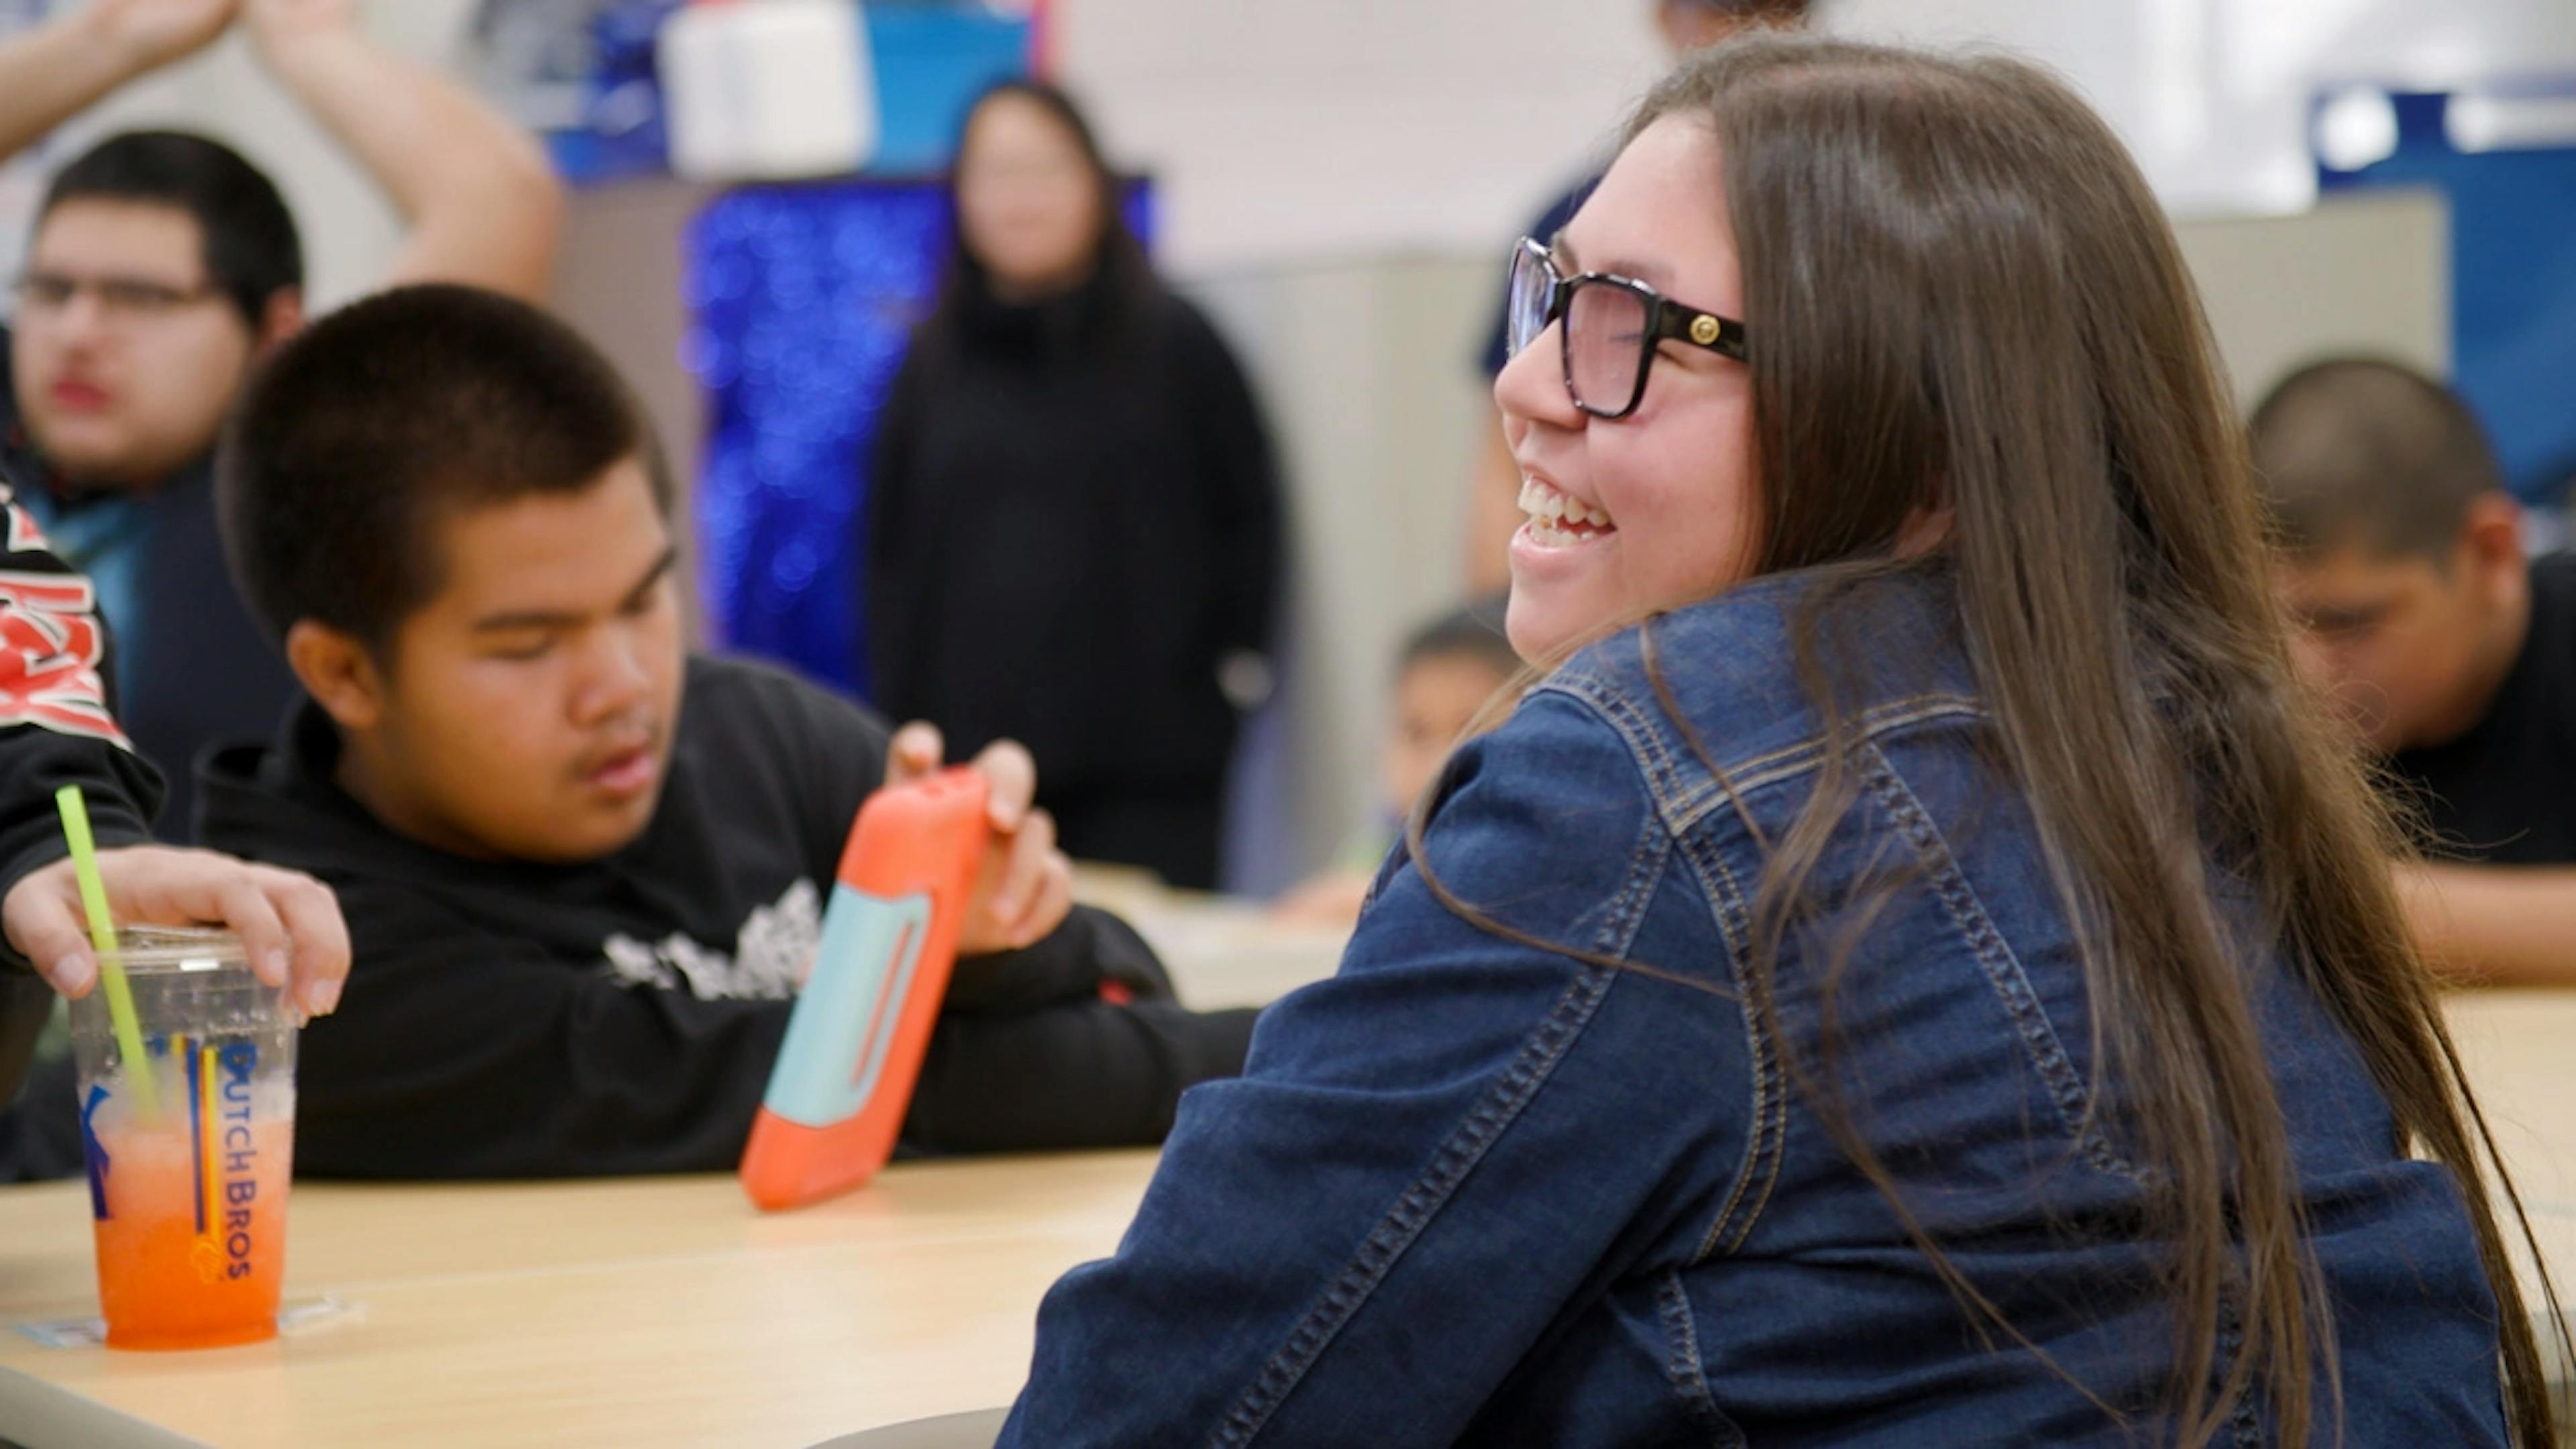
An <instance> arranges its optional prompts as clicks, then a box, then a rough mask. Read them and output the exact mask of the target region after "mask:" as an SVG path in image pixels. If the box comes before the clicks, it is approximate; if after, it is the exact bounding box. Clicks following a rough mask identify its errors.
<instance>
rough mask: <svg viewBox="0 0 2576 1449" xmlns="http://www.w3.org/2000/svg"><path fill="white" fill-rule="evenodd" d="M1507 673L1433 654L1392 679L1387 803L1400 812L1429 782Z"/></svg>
mask: <svg viewBox="0 0 2576 1449" xmlns="http://www.w3.org/2000/svg"><path fill="white" fill-rule="evenodd" d="M1510 682H1511V676H1509V675H1508V674H1505V673H1504V672H1502V671H1501V670H1498V669H1496V668H1495V667H1494V666H1493V665H1492V664H1490V663H1488V662H1487V661H1485V660H1482V659H1478V658H1475V657H1473V656H1469V655H1460V654H1433V655H1430V656H1427V657H1425V658H1421V659H1416V660H1414V661H1413V662H1412V663H1410V664H1408V665H1406V666H1405V667H1404V672H1403V673H1402V674H1400V675H1398V676H1397V677H1396V681H1395V731H1394V733H1392V734H1390V735H1389V736H1387V741H1386V762H1385V765H1386V779H1385V785H1386V799H1387V804H1388V805H1390V806H1392V807H1393V808H1394V809H1395V810H1396V811H1397V812H1399V813H1401V812H1403V811H1406V810H1410V809H1412V808H1413V802H1414V801H1416V800H1418V799H1420V798H1421V797H1422V792H1423V791H1424V790H1427V789H1429V788H1430V787H1431V781H1432V778H1433V777H1434V776H1435V775H1437V774H1438V773H1439V771H1440V763H1441V762H1442V761H1443V760H1446V759H1448V758H1449V752H1450V751H1451V750H1453V749H1455V748H1457V746H1458V742H1459V741H1460V740H1461V739H1462V738H1464V737H1465V735H1466V733H1467V725H1468V723H1469V722H1470V721H1472V720H1474V719H1475V717H1476V711H1477V710H1479V709H1482V708H1484V705H1485V701H1486V700H1488V699H1491V698H1493V696H1494V691H1495V690H1498V689H1500V688H1502V687H1503V686H1504V685H1505V684H1508V683H1510Z"/></svg>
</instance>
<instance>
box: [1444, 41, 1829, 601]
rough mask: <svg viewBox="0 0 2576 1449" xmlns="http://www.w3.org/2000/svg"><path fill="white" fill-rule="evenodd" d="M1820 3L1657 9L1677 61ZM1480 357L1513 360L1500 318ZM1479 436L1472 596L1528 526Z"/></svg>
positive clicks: (1498, 456) (1492, 444) (1593, 179)
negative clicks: (1518, 532)
mask: <svg viewBox="0 0 2576 1449" xmlns="http://www.w3.org/2000/svg"><path fill="white" fill-rule="evenodd" d="M1818 8H1819V6H1818V3H1817V0H1655V6H1654V10H1655V25H1656V29H1657V30H1658V31H1660V32H1661V34H1662V36H1663V41H1664V45H1665V48H1666V49H1667V50H1669V51H1670V52H1671V53H1672V55H1673V56H1674V57H1675V58H1676V59H1680V58H1686V57H1688V56H1691V55H1694V54H1697V53H1698V52H1700V51H1703V50H1706V49H1708V48H1709V47H1710V46H1713V45H1716V44H1717V43H1719V42H1720V41H1723V40H1726V39H1728V38H1729V37H1731V36H1735V35H1740V34H1743V33H1745V32H1747V31H1749V30H1753V29H1756V28H1759V27H1766V26H1767V27H1773V28H1778V29H1788V30H1798V29H1803V28H1805V27H1806V26H1807V24H1808V23H1809V22H1810V21H1811V20H1813V19H1814V17H1815V12H1816V10H1817V9H1818ZM1601 170H1602V168H1601V167H1598V166H1596V167H1595V168H1593V169H1592V170H1591V171H1590V172H1589V173H1588V174H1586V175H1585V176H1584V178H1583V179H1582V180H1581V181H1579V182H1577V183H1575V184H1574V185H1573V186H1571V187H1569V188H1567V189H1566V191H1565V192H1564V193H1563V194H1562V195H1560V196H1558V197H1557V198H1555V199H1554V200H1552V201H1550V202H1549V203H1548V204H1547V206H1546V208H1545V209H1544V210H1542V211H1540V212H1539V214H1538V216H1537V218H1536V219H1534V220H1533V221H1532V222H1531V223H1530V225H1529V228H1528V233H1527V234H1528V235H1530V236H1532V237H1535V238H1537V239H1538V240H1539V241H1540V242H1542V243H1544V242H1547V241H1549V240H1551V239H1553V238H1554V237H1555V236H1556V234H1557V233H1558V232H1559V231H1561V230H1563V229H1564V226H1565V224H1566V223H1567V222H1568V221H1571V220H1573V219H1574V213H1575V211H1576V209H1577V208H1579V207H1581V206H1582V205H1583V199H1584V198H1585V197H1587V196H1590V195H1591V194H1592V188H1593V187H1595V186H1598V185H1600V184H1601ZM1480 356H1481V361H1480V365H1481V366H1482V367H1483V369H1484V375H1485V376H1486V378H1487V379H1489V380H1490V379H1492V378H1494V377H1498V376H1500V375H1501V373H1502V370H1503V364H1505V363H1506V362H1509V361H1510V360H1511V350H1510V347H1509V345H1508V339H1507V338H1506V336H1505V334H1504V330H1503V322H1502V321H1501V320H1499V319H1498V320H1497V321H1496V322H1495V324H1494V328H1493V330H1492V332H1491V333H1490V334H1489V335H1488V336H1487V338H1486V341H1485V347H1484V351H1483V353H1482V354H1481V355H1480ZM1479 436H1480V441H1479V443H1478V444H1477V448H1476V457H1475V463H1474V471H1473V476H1472V477H1471V479H1470V482H1469V487H1468V493H1467V569H1466V578H1467V592H1468V593H1469V594H1470V595H1471V596H1481V595H1483V594H1487V593H1491V592H1492V591H1494V590H1496V589H1499V588H1502V587H1503V586H1504V585H1505V584H1508V583H1510V582H1511V569H1510V565H1509V563H1508V562H1507V560H1506V556H1505V552H1506V549H1507V548H1508V546H1509V544H1510V542H1511V537H1512V533H1513V531H1514V530H1516V529H1518V528H1519V527H1520V526H1521V513H1520V509H1519V507H1518V506H1517V505H1518V501H1519V497H1520V490H1521V474H1520V470H1519V469H1518V468H1517V467H1515V466H1514V465H1513V463H1512V453H1511V449H1510V448H1509V447H1508V446H1506V445H1505V444H1504V442H1503V429H1502V420H1501V418H1500V416H1499V415H1496V416H1494V417H1491V418H1488V419H1487V420H1486V425H1485V426H1484V428H1483V429H1482V430H1481V432H1480V434H1479Z"/></svg>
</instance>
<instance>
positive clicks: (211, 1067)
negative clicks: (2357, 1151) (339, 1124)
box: [72, 927, 296, 1349]
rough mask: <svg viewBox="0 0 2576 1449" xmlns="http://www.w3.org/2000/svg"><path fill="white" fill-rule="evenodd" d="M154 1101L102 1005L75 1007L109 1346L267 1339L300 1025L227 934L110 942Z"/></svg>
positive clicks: (120, 936)
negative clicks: (128, 993)
mask: <svg viewBox="0 0 2576 1449" xmlns="http://www.w3.org/2000/svg"><path fill="white" fill-rule="evenodd" d="M117 940H118V947H119V955H120V956H121V957H122V958H123V961H124V965H125V974H126V979H127V980H128V982H129V983H130V984H131V986H132V990H133V996H134V1011H135V1016H136V1019H137V1022H138V1024H139V1026H140V1028H141V1037H142V1041H143V1049H144V1051H145V1052H146V1053H148V1054H149V1055H150V1057H151V1062H150V1077H151V1080H152V1083H153V1085H154V1087H155V1088H156V1089H157V1092H158V1099H157V1100H154V1101H149V1102H147V1101H144V1100H143V1099H142V1098H141V1097H140V1095H139V1094H138V1091H137V1088H136V1085H135V1083H134V1078H135V1076H136V1075H137V1074H136V1073H134V1072H133V1071H132V1069H131V1065H130V1064H129V1063H128V1062H127V1061H126V1060H125V1056H124V1052H123V1050H122V1049H121V1048H120V1047H119V1046H118V1044H117V1040H116V1033H115V1031H114V1029H113V1027H112V1026H111V1024H110V1021H109V1013H108V1009H107V1004H106V1002H105V1001H104V1000H103V999H102V997H103V996H104V995H105V993H103V992H98V991H93V992H91V993H90V994H89V995H87V996H84V997H82V998H81V999H80V1000H78V1001H75V1002H73V1003H72V1054H73V1061H74V1064H75V1066H76V1067H77V1068H78V1071H79V1077H80V1111H81V1146H82V1150H83V1154H84V1156H85V1157H86V1158H87V1160H88V1163H89V1202H90V1216H91V1219H92V1226H93V1228H94V1229H95V1231H96V1234H97V1239H98V1301H99V1309H100V1312H101V1314H102V1315H103V1316H104V1317H105V1318H106V1320H107V1344H108V1347H110V1348H141V1349H168V1348H214V1347H218V1346H221V1345H224V1344H235V1343H253V1342H256V1341H258V1340H260V1339H264V1338H271V1337H274V1336H275V1335H276V1333H277V1300H278V1293H279V1290H280V1289H281V1288H282V1287H283V1286H284V1282H285V1276H286V1187H287V1181H288V1178H289V1175H290V1172H291V1170H292V1166H293V1162H294V1154H295V1029H296V1024H295V1018H294V1015H293V1013H292V1012H291V1011H290V1010H289V1009H288V1007H287V1005H286V999H285V991H284V990H283V989H282V988H279V987H274V986H267V985H263V984H262V983H261V982H260V980H259V978H258V977H256V976H254V975H253V974H251V969H250V963H249V961H248V959H247V958H246V957H245V956H244V955H243V953H242V946H241V941H240V940H239V938H237V937H235V936H233V935H231V934H229V933H227V932H222V931H193V930H190V931H181V930H161V929H154V928H150V927H130V928H128V929H125V930H122V931H119V932H118V933H117Z"/></svg>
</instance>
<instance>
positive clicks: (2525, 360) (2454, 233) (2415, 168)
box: [2317, 81, 2576, 507]
mask: <svg viewBox="0 0 2576 1449" xmlns="http://www.w3.org/2000/svg"><path fill="white" fill-rule="evenodd" d="M2513 94H2517V95H2525V96H2562V97H2568V96H2576V81H2560V82H2557V83H2554V84H2551V85H2530V86H2523V87H2517V88H2515V90H2514V91H2513ZM2390 99H2391V101H2392V102H2394V104H2395V108H2396V112H2397V127H2398V141H2397V151H2396V153H2395V154H2394V155H2392V156H2390V157H2389V158H2388V159H2386V160H2384V161H2380V162H2377V163H2375V164H2373V165H2370V166H2366V167H2364V168H2362V169H2360V170H2358V171H2337V170H2334V169H2332V168H2330V167H2327V166H2325V165H2323V164H2322V163H2320V165H2319V167H2318V171H2317V184H2318V186H2319V187H2320V188H2321V189H2324V190H2329V191H2333V190H2342V189H2347V188H2353V189H2357V188H2362V187H2378V186H2416V187H2422V186H2431V187H2433V188H2436V189H2437V190H2439V191H2441V192H2442V194H2443V195H2444V196H2446V197H2447V198H2448V199H2449V201H2450V204H2451V359H2452V374H2453V376H2452V381H2453V382H2454V384H2455V385H2456V386H2457V387H2458V388H2459V390H2460V392H2461V394H2462V395H2463V396H2465V397H2466V398H2467V399H2468V400H2469V403H2470V405H2471V406H2472V407H2474V408H2475V409H2476V410H2477V414H2478V417H2479V419H2480V421H2482V422H2484V423H2485V424H2486V427H2487V431H2488V433H2489V434H2490V435H2491V436H2492V437H2493V439H2494V441H2495V448H2496V455H2497V458H2498V459H2499V460H2500V461H2501V462H2502V463H2503V465H2504V471H2505V477H2506V479H2507V481H2508V482H2509V483H2510V484H2511V485H2512V487H2513V489H2514V491H2515V492H2516V493H2518V494H2520V495H2521V496H2522V497H2523V498H2524V499H2525V500H2526V501H2528V502H2532V503H2539V504H2544V505H2547V506H2551V507H2557V506H2561V505H2563V504H2565V503H2566V501H2567V499H2566V491H2567V486H2568V484H2569V483H2570V482H2571V481H2576V391H2571V387H2570V382H2569V380H2570V379H2571V378H2576V266H2570V265H2569V264H2568V251H2567V238H2569V237H2571V236H2576V147H2569V146H2559V147H2543V148H2536V149H2529V150H2495V151H2485V152H2474V153H2472V152H2463V151H2460V150H2458V149H2456V148H2455V147H2454V146H2453V145H2452V144H2451V138H2450V134H2449V125H2448V109H2449V106H2450V103H2451V100H2452V97H2451V96H2449V95H2442V94H2397V95H2392V96H2391V97H2390Z"/></svg>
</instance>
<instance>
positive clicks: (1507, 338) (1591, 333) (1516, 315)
mask: <svg viewBox="0 0 2576 1449" xmlns="http://www.w3.org/2000/svg"><path fill="white" fill-rule="evenodd" d="M1505 296H1506V299H1507V300H1506V301H1505V304H1504V305H1505V308H1506V311H1505V313H1504V318H1503V346H1504V349H1505V351H1506V352H1508V353H1509V354H1510V355H1512V356H1514V357H1517V356H1519V355H1520V353H1521V349H1523V348H1525V347H1527V346H1529V345H1530V344H1531V343H1533V342H1536V341H1537V340H1538V338H1539V334H1540V333H1542V332H1545V331H1546V330H1547V329H1548V326H1549V324H1551V323H1555V322H1563V323H1564V324H1565V342H1564V353H1565V391H1566V394H1567V396H1569V397H1571V398H1573V399H1574V405H1575V406H1576V407H1578V408H1581V409H1583V410H1584V411H1585V412H1587V413H1590V414H1591V415H1592V416H1594V417H1596V418H1608V419H1613V420H1615V419H1618V418H1624V417H1626V416H1628V415H1629V414H1630V413H1633V412H1635V411H1636V410H1637V404H1639V403H1641V402H1643V401H1645V399H1646V374H1647V372H1648V371H1650V370H1651V369H1652V368H1653V367H1654V363H1655V347H1656V344H1658V343H1663V342H1684V343H1688V344H1690V345H1691V346H1693V347H1703V348H1706V349H1707V350H1709V351H1711V352H1714V353H1716V354H1718V355H1719V356H1721V357H1732V358H1734V359H1735V360H1736V361H1738V362H1742V361H1743V360H1744V324H1743V323H1741V322H1738V321H1736V320H1735V319H1734V318H1732V317H1720V316H1718V315H1717V314H1716V313H1714V312H1702V311H1700V310H1699V309H1698V308H1696V307H1685V306H1683V305H1682V304H1681V303H1679V302H1676V301H1674V300H1672V299H1671V298H1669V297H1666V296H1665V295H1663V294H1662V293H1661V292H1658V291H1656V290H1655V289H1654V288H1652V287H1649V286H1647V285H1646V284H1645V283H1643V282H1640V281H1638V280H1636V279H1635V278H1633V277H1621V276H1614V275H1612V274H1610V273H1608V272H1585V273H1583V274H1581V275H1580V276H1573V277H1568V276H1561V275H1559V274H1558V272H1557V270H1556V261H1555V259H1554V258H1553V257H1551V256H1550V255H1549V254H1548V249H1547V248H1546V247H1545V246H1542V245H1541V244H1539V243H1538V242H1537V241H1534V240H1532V239H1531V238H1529V237H1523V238H1521V241H1520V244H1519V245H1518V246H1515V247H1513V248H1512V272H1511V286H1510V288H1509V290H1508V291H1507V292H1506V294H1505Z"/></svg>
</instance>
